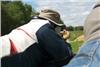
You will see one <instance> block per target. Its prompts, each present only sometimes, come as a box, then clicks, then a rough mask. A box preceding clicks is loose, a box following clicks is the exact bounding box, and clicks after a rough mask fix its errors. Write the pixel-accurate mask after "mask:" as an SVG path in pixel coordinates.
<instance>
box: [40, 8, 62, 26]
mask: <svg viewBox="0 0 100 67" xmlns="http://www.w3.org/2000/svg"><path fill="white" fill-rule="evenodd" d="M39 17H41V18H44V19H47V20H49V21H51V22H52V23H54V24H56V25H58V26H63V25H64V23H63V22H62V20H61V18H60V15H59V13H58V12H56V11H54V10H50V9H44V10H41V12H40V14H39Z"/></svg>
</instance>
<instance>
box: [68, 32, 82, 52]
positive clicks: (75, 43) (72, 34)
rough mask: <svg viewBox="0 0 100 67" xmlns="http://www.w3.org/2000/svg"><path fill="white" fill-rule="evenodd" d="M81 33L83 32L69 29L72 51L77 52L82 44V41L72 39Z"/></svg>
mask: <svg viewBox="0 0 100 67" xmlns="http://www.w3.org/2000/svg"><path fill="white" fill-rule="evenodd" d="M82 34H83V31H70V38H69V41H70V43H71V46H72V51H73V52H74V53H77V51H78V50H79V47H80V46H81V45H82V44H83V41H82V42H79V41H74V40H75V39H76V38H77V37H79V36H80V35H82Z"/></svg>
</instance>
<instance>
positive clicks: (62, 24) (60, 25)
mask: <svg viewBox="0 0 100 67" xmlns="http://www.w3.org/2000/svg"><path fill="white" fill-rule="evenodd" d="M39 17H41V18H44V19H47V20H49V21H51V22H52V23H54V24H56V25H57V26H63V25H64V24H58V23H57V22H55V21H53V20H51V19H49V18H47V17H42V16H39ZM59 22H62V21H61V19H60V21H59Z"/></svg>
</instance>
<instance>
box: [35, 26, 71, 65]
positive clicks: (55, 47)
mask: <svg viewBox="0 0 100 67" xmlns="http://www.w3.org/2000/svg"><path fill="white" fill-rule="evenodd" d="M37 36H38V41H39V43H40V46H41V47H43V48H44V50H45V51H46V52H47V53H48V54H49V56H51V57H52V58H53V59H54V60H53V61H51V62H53V63H58V65H59V64H60V63H63V62H65V61H69V60H70V58H71V49H70V48H69V47H68V45H67V43H65V42H64V40H63V39H62V38H61V37H60V36H59V35H58V34H57V33H55V31H54V30H52V28H49V27H48V28H46V27H45V26H44V27H42V28H41V29H40V30H39V31H38V33H37Z"/></svg>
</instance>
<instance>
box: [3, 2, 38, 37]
mask: <svg viewBox="0 0 100 67" xmlns="http://www.w3.org/2000/svg"><path fill="white" fill-rule="evenodd" d="M36 14H37V12H36V11H35V10H34V9H32V7H31V5H28V4H23V3H22V2H21V1H1V35H5V34H8V33H9V32H10V31H11V30H12V29H14V28H16V27H18V26H20V25H23V24H25V23H27V22H28V21H29V20H30V19H31V15H33V16H34V15H36Z"/></svg>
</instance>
